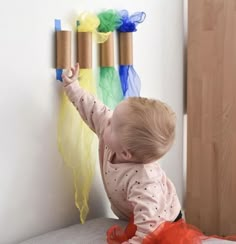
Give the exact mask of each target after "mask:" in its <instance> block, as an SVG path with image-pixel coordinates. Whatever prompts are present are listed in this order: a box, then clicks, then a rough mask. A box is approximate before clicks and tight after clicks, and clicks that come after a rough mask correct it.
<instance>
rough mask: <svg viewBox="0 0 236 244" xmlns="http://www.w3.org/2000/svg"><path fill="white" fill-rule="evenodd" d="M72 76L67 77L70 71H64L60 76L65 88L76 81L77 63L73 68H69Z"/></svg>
mask: <svg viewBox="0 0 236 244" xmlns="http://www.w3.org/2000/svg"><path fill="white" fill-rule="evenodd" d="M71 72H72V75H71V76H69V73H70V70H65V71H64V72H63V74H62V76H61V77H62V81H63V85H64V86H67V85H69V84H70V83H72V82H75V81H77V79H78V74H79V63H76V65H75V67H71Z"/></svg>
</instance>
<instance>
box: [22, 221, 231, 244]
mask: <svg viewBox="0 0 236 244" xmlns="http://www.w3.org/2000/svg"><path fill="white" fill-rule="evenodd" d="M114 224H118V225H120V226H123V227H125V226H126V225H127V222H124V221H121V220H116V219H107V218H98V219H94V220H88V221H86V223H85V224H83V225H81V224H77V225H73V226H69V227H67V228H63V229H60V230H56V231H52V232H49V233H46V234H43V235H41V236H37V237H35V238H32V239H29V240H25V241H23V242H21V243H19V244H106V243H107V242H106V231H107V229H108V228H109V227H110V226H112V225H114ZM232 243H236V242H231V241H222V240H215V239H211V240H210V239H209V240H205V241H203V244H232ZM173 244H174V243H173Z"/></svg>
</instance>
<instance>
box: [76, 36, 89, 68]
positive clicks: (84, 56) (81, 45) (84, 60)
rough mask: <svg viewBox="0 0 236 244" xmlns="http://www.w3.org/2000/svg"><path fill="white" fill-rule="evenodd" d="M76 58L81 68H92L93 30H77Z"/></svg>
mask: <svg viewBox="0 0 236 244" xmlns="http://www.w3.org/2000/svg"><path fill="white" fill-rule="evenodd" d="M76 60H77V62H79V66H80V68H81V69H91V68H92V32H77V58H76Z"/></svg>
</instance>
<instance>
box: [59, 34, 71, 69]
mask: <svg viewBox="0 0 236 244" xmlns="http://www.w3.org/2000/svg"><path fill="white" fill-rule="evenodd" d="M70 67H71V31H56V68H57V69H68V68H70Z"/></svg>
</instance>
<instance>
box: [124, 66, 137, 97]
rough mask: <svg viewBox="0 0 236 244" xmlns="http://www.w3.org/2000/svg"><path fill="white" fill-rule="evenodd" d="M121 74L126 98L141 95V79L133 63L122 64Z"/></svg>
mask: <svg viewBox="0 0 236 244" xmlns="http://www.w3.org/2000/svg"><path fill="white" fill-rule="evenodd" d="M119 75H120V81H121V87H122V91H123V96H124V98H127V97H139V96H140V90H141V81H140V78H139V76H138V74H137V73H136V71H135V70H134V67H133V65H120V66H119Z"/></svg>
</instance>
